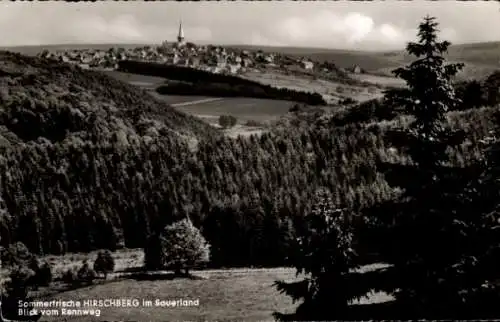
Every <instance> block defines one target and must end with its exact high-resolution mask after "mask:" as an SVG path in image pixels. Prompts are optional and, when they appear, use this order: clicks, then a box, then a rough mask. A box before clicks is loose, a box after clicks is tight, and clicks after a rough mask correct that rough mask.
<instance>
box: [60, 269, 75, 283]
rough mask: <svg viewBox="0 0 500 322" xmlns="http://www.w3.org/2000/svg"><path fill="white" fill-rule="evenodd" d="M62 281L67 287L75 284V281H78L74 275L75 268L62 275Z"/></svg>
mask: <svg viewBox="0 0 500 322" xmlns="http://www.w3.org/2000/svg"><path fill="white" fill-rule="evenodd" d="M62 280H63V282H64V283H66V284H68V285H73V284H75V283H76V281H77V280H78V276H77V274H76V269H75V268H69V269H67V270H66V271H65V272H64V273H63V275H62Z"/></svg>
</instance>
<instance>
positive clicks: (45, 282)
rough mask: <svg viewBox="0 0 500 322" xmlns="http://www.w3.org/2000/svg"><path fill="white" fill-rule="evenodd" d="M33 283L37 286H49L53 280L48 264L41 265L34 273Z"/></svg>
mask: <svg viewBox="0 0 500 322" xmlns="http://www.w3.org/2000/svg"><path fill="white" fill-rule="evenodd" d="M35 274H36V275H35V281H36V283H37V285H39V286H49V285H50V283H51V282H52V279H53V274H52V267H51V266H50V264H49V263H47V262H45V263H43V264H42V265H41V266H40V267H39V268H38V270H37V271H36V272H35Z"/></svg>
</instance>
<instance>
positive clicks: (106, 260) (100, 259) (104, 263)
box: [94, 250, 115, 279]
mask: <svg viewBox="0 0 500 322" xmlns="http://www.w3.org/2000/svg"><path fill="white" fill-rule="evenodd" d="M114 269H115V260H114V258H113V255H112V254H111V252H110V251H109V250H106V251H100V252H99V253H98V254H97V258H96V260H95V262H94V271H95V272H96V273H100V274H103V275H104V279H106V278H107V275H108V273H112V272H113V271H114Z"/></svg>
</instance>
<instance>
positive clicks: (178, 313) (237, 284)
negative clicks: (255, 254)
mask: <svg viewBox="0 0 500 322" xmlns="http://www.w3.org/2000/svg"><path fill="white" fill-rule="evenodd" d="M195 274H196V275H197V276H200V277H202V278H201V279H172V280H154V281H135V280H133V279H129V280H120V281H116V282H111V283H106V284H104V285H96V286H92V287H87V288H82V289H78V290H74V291H70V292H66V293H61V294H58V295H54V296H53V297H49V298H48V299H64V300H79V299H80V300H83V299H108V298H123V297H126V298H135V299H139V301H142V300H143V299H144V300H147V299H149V300H152V301H153V304H154V301H155V299H160V300H177V299H185V300H197V299H198V300H199V306H192V307H154V306H153V307H143V306H141V307H138V308H101V316H100V317H99V320H105V321H120V320H128V321H167V320H168V321H199V320H205V321H221V320H222V321H223V320H226V321H242V320H245V321H263V320H266V321H269V320H272V313H273V312H274V311H276V310H279V311H283V310H284V311H293V309H294V307H295V305H293V303H292V301H291V299H290V298H289V297H287V296H284V295H281V294H279V293H278V291H276V289H275V288H274V287H273V286H272V284H273V283H274V281H275V280H277V279H286V280H293V279H294V277H295V274H294V271H293V270H292V269H279V268H277V269H266V270H260V269H254V270H247V269H233V270H227V271H223V270H219V271H207V272H195ZM47 320H48V321H56V320H57V321H61V320H62V321H64V320H65V319H61V317H54V318H53V319H47ZM93 320H95V318H92V317H90V316H87V317H72V318H68V319H67V321H93Z"/></svg>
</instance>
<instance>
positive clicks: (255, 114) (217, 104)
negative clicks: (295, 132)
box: [177, 97, 293, 122]
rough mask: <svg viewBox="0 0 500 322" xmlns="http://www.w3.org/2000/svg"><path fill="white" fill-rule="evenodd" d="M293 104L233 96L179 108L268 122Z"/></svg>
mask: <svg viewBox="0 0 500 322" xmlns="http://www.w3.org/2000/svg"><path fill="white" fill-rule="evenodd" d="M292 105H293V103H291V102H288V101H277V100H268V99H258V98H233V97H231V98H224V99H221V100H217V101H208V102H202V103H200V104H192V105H185V106H181V107H178V108H177V109H178V110H179V111H183V112H185V113H188V114H191V115H196V116H200V117H202V118H207V119H210V118H215V119H216V118H218V117H219V116H220V115H233V116H234V117H236V118H237V119H238V121H239V122H242V121H243V122H244V121H249V120H254V121H257V122H266V121H272V120H276V119H278V118H279V117H281V116H282V115H284V114H286V113H287V112H288V110H289V109H290V107H291V106H292Z"/></svg>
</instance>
